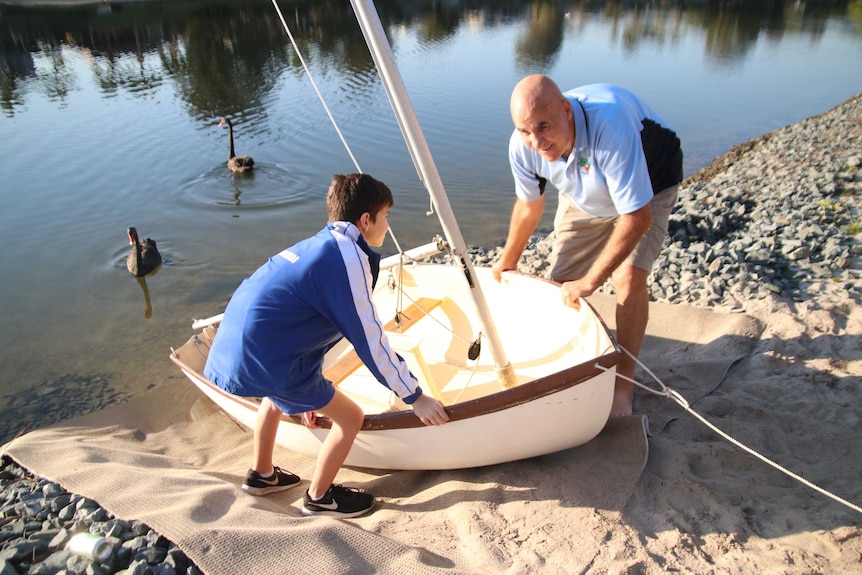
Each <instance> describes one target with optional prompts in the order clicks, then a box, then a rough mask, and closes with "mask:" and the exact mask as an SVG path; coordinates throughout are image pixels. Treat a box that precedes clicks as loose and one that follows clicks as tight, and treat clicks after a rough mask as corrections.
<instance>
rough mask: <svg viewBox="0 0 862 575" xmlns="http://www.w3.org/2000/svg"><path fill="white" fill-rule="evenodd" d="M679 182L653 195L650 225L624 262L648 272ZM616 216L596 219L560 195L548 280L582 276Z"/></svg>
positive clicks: (659, 250) (594, 258) (662, 236)
mask: <svg viewBox="0 0 862 575" xmlns="http://www.w3.org/2000/svg"><path fill="white" fill-rule="evenodd" d="M678 190H679V185H676V186H671V187H670V188H666V189H664V190H662V191H661V192H659V193H658V194H656V195H655V196H654V197H653V199H652V202H650V205H651V206H652V225H651V226H650V228H649V230H647V233H645V234H644V236H643V237H642V238H641V240H640V241H639V242H638V244H637V245H636V246H635V249H634V250H633V251H632V253H631V254H629V257H628V258H626V260H625V264H628V265H632V266H634V267H637V268H641V269H644V270H647V271H649V269H650V268H651V267H652V264H653V262H655V260H656V258H657V257H658V255H659V253H661V248H662V244H663V243H664V238H665V236H666V235H667V222H668V219H669V218H670V212H671V209H672V208H673V205H674V203H675V202H676V196H677V191H678ZM617 218H618V216H614V217H610V218H600V217H596V216H593V215H590V214H587V213H585V212H582V211H581V210H580V209H578V207H577V206H575V204H574V202H572V200H571V199H569V197H568V196H565V195H563V194H560V196H559V204H558V206H557V214H556V216H555V217H554V237H555V239H554V249H553V250H552V252H551V258H550V260H551V271H550V275H551V279H553V280H555V281H558V282H563V281H570V280H575V279H579V278H582V277H584V276H585V275H586V274H587V271H588V270H589V269H590V266H591V265H593V262H595V261H596V258H598V257H599V254H600V253H601V251H602V249H603V248H604V247H605V244H606V243H607V242H608V239H609V238H610V237H611V233H612V232H613V230H614V226H615V225H616V222H617Z"/></svg>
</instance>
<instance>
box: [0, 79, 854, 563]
mask: <svg viewBox="0 0 862 575" xmlns="http://www.w3.org/2000/svg"><path fill="white" fill-rule="evenodd" d="M860 104H862V95H859V96H856V97H854V98H851V99H850V100H848V101H847V102H845V103H843V104H841V105H839V106H837V107H836V108H834V109H833V110H830V111H829V112H826V113H825V114H821V115H819V116H815V117H813V118H809V119H808V120H805V121H803V122H801V123H799V124H794V125H792V126H788V127H786V128H783V129H781V130H777V131H776V132H773V133H771V134H767V135H765V136H761V137H760V138H756V139H754V140H752V141H750V142H746V143H745V144H741V145H740V146H736V147H735V148H733V149H732V150H730V152H729V153H728V154H726V155H724V156H722V157H721V158H718V159H717V160H716V161H715V162H713V164H712V165H710V166H708V167H707V168H705V169H703V170H701V171H700V172H698V173H697V174H694V175H693V176H691V177H690V178H688V179H687V180H686V181H685V182H683V184H682V186H681V187H680V192H679V200H678V202H677V207H676V209H675V212H674V213H673V214H672V216H671V222H670V229H669V237H668V239H667V240H666V242H665V246H664V248H663V250H662V253H661V255H660V256H659V260H658V261H657V262H656V266H655V268H654V273H653V274H652V277H651V282H650V289H651V298H652V299H653V300H654V301H665V302H673V303H686V304H691V305H696V306H706V307H711V308H716V309H721V310H724V311H748V308H749V306H750V305H751V304H752V303H753V302H760V301H761V300H764V299H769V298H772V299H778V300H784V301H787V302H806V303H805V305H806V306H808V307H818V306H827V307H828V306H833V305H846V303H847V302H848V300H849V301H852V302H855V303H856V304H858V303H859V300H860V296H862V281H860V276H862V272H860V269H859V265H858V263H859V259H860V256H862V247H860V241H859V240H860V231H862V220H860V215H859V208H860V195H862V110H860ZM551 241H552V240H551V238H550V237H540V236H535V237H533V238H531V240H530V242H529V244H528V246H527V249H526V250H525V251H524V255H523V256H522V258H521V263H520V267H519V270H520V271H522V272H525V273H531V274H536V275H543V274H545V273H546V271H547V257H548V255H549V254H550V250H551ZM470 252H471V255H472V256H473V258H474V263H475V265H477V266H487V265H491V264H492V263H493V262H494V261H496V259H497V258H498V257H499V254H500V248H499V247H497V248H492V249H488V248H481V247H471V248H470ZM441 259H445V258H441ZM599 291H603V292H612V291H613V287H612V285H611V284H610V283H607V284H605V286H603V287H602V288H601V289H600V290H599ZM0 465H2V467H0V575H24V574H27V575H47V574H64V575H75V574H82V575H83V574H88V575H103V574H114V573H118V574H122V575H126V574H128V575H131V574H136V575H138V574H140V575H148V574H149V575H173V574H179V575H183V574H187V575H194V574H197V573H201V571H200V569H198V567H197V566H195V565H194V564H193V563H192V562H191V561H190V560H189V559H188V557H186V555H185V554H184V553H183V551H182V550H180V549H179V548H178V547H177V546H176V545H175V544H173V543H172V542H170V541H168V540H167V539H165V538H164V537H162V536H161V535H159V534H158V533H155V532H153V531H152V530H151V529H150V528H149V527H148V526H147V525H145V524H143V523H141V522H140V521H135V520H122V519H119V518H116V517H113V516H112V515H111V514H110V513H109V512H107V511H106V510H105V509H103V508H101V507H100V506H99V505H98V504H97V503H96V502H95V501H91V500H89V499H87V498H85V497H81V496H79V495H74V494H69V493H67V492H65V491H64V490H63V489H62V488H61V487H60V486H59V485H57V484H56V483H53V482H51V481H49V480H47V479H40V478H35V477H33V476H32V475H31V474H29V473H28V472H26V471H25V470H23V469H21V468H20V467H19V466H17V465H16V464H15V463H14V462H13V461H11V460H9V459H8V458H6V457H5V456H4V457H3V458H2V461H0ZM79 532H91V533H99V534H102V535H104V536H105V537H106V538H107V539H108V541H109V542H110V543H111V544H112V547H113V550H112V553H111V556H110V558H109V559H108V560H107V561H105V562H104V563H97V562H93V561H90V560H87V559H85V558H82V557H80V556H78V555H75V554H74V553H72V552H71V551H69V550H67V549H66V543H67V542H68V540H69V539H70V538H71V536H72V535H73V534H75V533H79Z"/></svg>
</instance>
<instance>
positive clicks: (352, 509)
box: [302, 484, 374, 517]
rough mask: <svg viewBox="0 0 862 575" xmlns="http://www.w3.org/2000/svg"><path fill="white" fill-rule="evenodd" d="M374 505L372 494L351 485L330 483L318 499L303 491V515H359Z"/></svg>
mask: <svg viewBox="0 0 862 575" xmlns="http://www.w3.org/2000/svg"><path fill="white" fill-rule="evenodd" d="M372 507H374V496H373V495H371V494H370V493H365V492H364V491H360V490H359V489H354V488H352V487H342V486H341V485H335V484H333V485H330V486H329V489H328V490H327V491H326V493H324V494H323V497H321V498H320V499H317V500H315V499H312V498H311V496H309V495H308V490H306V491H305V504H304V505H303V506H302V514H303V515H326V516H328V517H359V516H360V515H362V514H364V513H368V512H369V511H371V508H372Z"/></svg>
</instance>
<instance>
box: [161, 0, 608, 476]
mask: <svg viewBox="0 0 862 575" xmlns="http://www.w3.org/2000/svg"><path fill="white" fill-rule="evenodd" d="M273 4H274V5H275V7H276V9H278V6H277V4H276V3H275V0H273ZM351 4H352V5H353V9H354V12H355V13H356V16H357V20H358V21H359V24H360V27H361V29H362V32H363V34H364V36H365V39H366V42H367V44H368V47H369V49H370V51H371V54H372V56H373V58H374V61H375V64H376V66H377V69H378V71H379V73H380V77H381V80H382V82H383V86H384V88H385V89H386V93H387V95H388V97H389V100H390V103H391V105H392V109H393V112H394V113H395V116H396V118H397V120H398V123H399V125H400V127H401V130H402V133H403V135H404V139H405V142H406V144H407V147H408V149H409V150H410V153H411V156H412V157H413V161H414V163H415V165H416V169H417V171H418V173H419V178H420V179H421V181H423V182H424V183H425V186H426V188H427V189H428V191H429V194H430V195H431V199H432V201H433V203H434V208H435V211H436V213H437V216H438V219H439V220H440V224H441V227H442V230H443V232H444V235H445V239H444V238H437V239H436V241H434V242H432V243H431V244H428V245H425V246H420V247H418V248H415V249H413V250H408V251H407V252H405V253H403V254H399V255H396V256H392V257H390V258H387V259H386V260H384V261H383V262H382V265H381V281H379V282H378V287H377V289H376V290H375V293H374V300H375V304H376V306H377V309H378V310H381V314H382V313H383V311H384V310H392V309H398V310H400V313H399V314H397V316H396V317H397V321H396V320H395V319H393V320H392V321H390V322H389V323H388V324H387V326H386V329H387V335H388V337H389V340H390V344H391V345H392V347H393V348H394V349H395V350H396V351H397V352H398V353H399V354H400V355H402V356H403V357H404V358H405V359H406V360H407V362H408V364H409V365H410V367H411V371H412V372H413V374H414V375H416V376H417V378H418V379H419V381H420V385H421V386H422V388H423V391H424V392H425V393H430V394H432V395H433V396H434V397H437V398H438V399H440V400H441V401H442V402H443V403H444V405H446V406H447V407H446V409H447V411H448V413H449V416H450V422H449V423H447V424H446V425H443V426H439V427H433V426H431V427H426V426H424V425H423V424H422V423H421V422H420V421H419V419H418V418H417V417H416V416H415V415H413V413H412V411H411V410H410V409H409V407H407V406H406V405H404V404H403V403H402V402H400V400H399V399H398V398H397V397H395V396H394V395H393V394H392V393H391V392H389V390H387V389H386V388H384V387H383V386H381V385H380V384H379V383H378V382H377V381H376V379H374V377H373V376H372V375H371V373H370V372H369V371H368V370H367V369H366V368H365V367H364V366H363V365H362V362H361V361H359V359H358V357H357V356H356V354H355V353H354V352H353V351H352V349H351V348H350V346H349V344H348V343H347V342H346V341H343V342H342V344H340V345H338V346H336V347H335V348H333V349H332V350H331V351H330V352H329V354H328V355H327V358H326V362H325V365H324V375H325V376H326V377H327V378H328V379H330V380H331V381H333V383H335V384H336V385H337V386H339V389H340V390H342V391H343V392H345V393H347V394H348V395H349V396H350V397H351V398H352V399H354V400H355V401H356V402H357V403H358V404H359V405H360V406H362V408H363V410H364V411H365V413H366V416H365V422H364V424H363V427H362V430H361V431H360V432H359V435H358V436H357V438H356V441H355V442H354V445H353V448H352V449H351V451H350V454H349V455H348V457H347V460H346V462H345V464H346V465H350V466H355V467H368V468H378V469H454V468H465V467H477V466H483V465H490V464H495V463H502V462H506V461H514V460H517V459H524V458H528V457H534V456H538V455H544V454H547V453H553V452H555V451H560V450H563V449H568V448H571V447H575V446H578V445H581V444H583V443H585V442H587V441H589V440H590V439H592V438H593V437H595V436H596V435H597V434H598V433H599V432H600V431H601V429H602V428H603V427H604V425H605V423H606V422H607V419H608V416H609V414H610V409H611V402H612V399H613V389H614V381H615V377H616V365H617V363H618V361H619V358H620V352H619V350H618V349H617V346H616V344H615V342H614V341H613V338H612V337H611V335H610V333H609V331H608V329H607V327H606V326H605V325H604V323H603V322H602V320H601V318H600V317H599V316H598V314H597V313H596V312H595V310H594V309H593V308H592V307H591V306H590V305H588V304H587V302H582V305H581V307H580V309H579V310H575V309H573V308H570V307H567V306H564V305H563V304H562V302H561V298H560V295H559V287H558V286H557V285H556V284H554V283H552V282H549V281H547V280H543V279H540V278H536V277H531V276H526V275H523V274H518V273H513V272H507V273H505V274H504V280H503V281H502V282H501V283H498V282H496V281H495V280H494V279H493V277H492V275H491V270H490V269H488V268H475V267H474V266H473V263H472V261H471V259H470V257H469V253H468V248H467V245H466V243H465V242H464V239H463V237H462V236H461V233H460V230H459V228H458V225H457V222H456V219H455V215H454V213H453V211H452V208H451V206H450V204H449V201H448V198H447V196H446V193H445V190H444V188H443V184H442V181H441V179H440V176H439V174H438V173H437V169H436V166H435V165H434V162H433V159H432V158H431V154H430V151H429V149H428V147H427V144H426V142H425V138H424V136H423V134H422V130H421V128H420V126H419V122H418V120H417V118H416V115H415V113H414V111H413V108H412V105H411V103H410V99H409V97H408V95H407V92H406V89H405V87H404V84H403V82H402V80H401V76H400V73H399V72H398V69H397V67H396V65H395V60H394V57H393V54H392V50H391V47H390V46H389V43H388V41H387V40H386V36H385V34H384V31H383V28H382V25H381V23H380V19H379V16H378V14H377V12H376V10H375V9H374V7H373V4H372V3H371V2H370V0H351ZM279 14H280V12H279ZM282 21H283V20H282ZM439 251H447V252H448V253H449V254H450V255H452V256H453V257H452V258H451V259H453V260H454V261H455V264H454V265H443V264H433V263H423V262H422V261H421V260H422V259H423V258H425V257H427V256H429V255H433V254H435V253H438V252H439ZM387 273H388V274H389V279H388V281H382V280H386V279H387V278H386V276H385V274H387ZM405 305H406V306H407V307H406V309H405V308H404V307H403V306H405ZM219 320H220V316H214V317H213V318H209V319H207V320H202V321H198V322H195V324H194V325H193V329H199V330H200V331H199V332H198V333H196V334H194V335H192V336H191V337H190V338H189V340H188V341H187V342H186V343H185V344H184V345H183V346H182V347H180V348H179V349H176V350H173V349H172V352H171V355H170V358H171V360H172V361H173V362H174V363H175V364H176V365H177V366H178V367H179V368H180V369H181V370H182V371H183V373H185V374H186V376H187V377H188V378H189V379H190V380H191V381H192V382H194V383H195V385H197V386H198V388H199V389H200V390H201V391H202V392H203V393H204V394H205V395H206V396H207V397H209V398H210V399H211V400H213V401H214V402H215V403H216V404H217V405H218V406H219V407H220V408H221V409H222V410H223V411H224V412H225V413H227V414H228V415H230V416H231V417H232V418H234V419H235V420H236V421H238V422H239V423H241V424H242V425H245V426H247V427H249V428H253V427H254V422H255V418H256V413H257V406H258V403H259V400H256V399H251V398H241V397H236V396H233V395H230V394H228V393H225V392H223V391H222V390H220V389H219V388H218V387H216V386H215V385H214V384H213V383H212V382H210V381H209V380H207V378H205V377H204V376H203V369H204V365H205V363H206V356H207V353H208V350H209V347H210V344H211V343H212V341H213V338H214V337H216V334H217V325H218V321H219ZM480 340H482V341H483V342H487V348H488V349H489V353H488V354H484V353H478V348H479V347H480V346H479V343H478V342H479V341H480ZM477 354H478V357H476V356H477ZM319 423H321V425H322V427H321V428H320V429H309V428H306V427H305V426H303V425H302V423H301V421H300V418H299V417H298V416H293V415H285V416H284V417H283V418H282V421H281V423H280V426H279V430H278V435H277V438H276V441H277V443H278V444H279V445H282V446H284V447H286V448H288V449H291V450H293V451H296V452H299V453H302V454H304V455H307V456H309V457H312V458H313V457H316V456H317V452H318V450H319V448H320V445H321V443H322V441H323V438H324V437H325V436H326V434H327V433H328V431H329V426H328V421H327V420H326V418H322V421H319Z"/></svg>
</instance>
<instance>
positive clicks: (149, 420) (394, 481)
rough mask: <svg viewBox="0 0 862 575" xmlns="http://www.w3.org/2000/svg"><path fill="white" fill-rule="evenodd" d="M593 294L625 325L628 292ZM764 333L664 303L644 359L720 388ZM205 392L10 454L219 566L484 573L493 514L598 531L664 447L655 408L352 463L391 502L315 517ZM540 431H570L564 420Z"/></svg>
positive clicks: (230, 571)
mask: <svg viewBox="0 0 862 575" xmlns="http://www.w3.org/2000/svg"><path fill="white" fill-rule="evenodd" d="M591 301H592V302H593V303H594V305H596V307H597V308H598V309H599V310H600V313H602V315H603V317H605V318H606V319H607V320H610V321H609V322H608V323H609V324H611V325H612V323H613V321H612V320H613V312H612V308H613V303H612V300H610V299H609V298H607V297H594V298H591ZM609 310H611V311H609ZM757 333H759V326H758V324H757V323H756V322H755V321H754V320H752V319H751V318H748V317H746V316H742V315H720V314H713V313H710V312H708V311H704V310H698V309H694V308H690V307H684V306H655V307H653V308H652V309H651V322H650V328H649V330H648V337H647V341H646V342H645V345H644V350H643V352H642V356H641V357H642V360H643V361H644V363H645V364H646V365H648V366H650V367H651V368H653V367H654V368H655V369H654V371H655V372H656V373H657V375H659V376H660V377H662V379H663V380H665V378H666V380H665V383H666V384H668V385H670V386H672V387H674V388H675V389H678V390H680V391H683V392H684V394H685V393H693V394H704V393H708V392H709V390H710V389H712V388H714V387H715V386H716V385H717V384H718V383H720V381H721V379H722V378H723V377H724V374H725V373H726V372H727V371H728V369H730V367H731V366H732V365H733V363H734V362H736V361H737V360H738V359H739V358H740V357H742V356H743V355H744V354H745V353H746V350H747V349H749V348H750V346H751V345H752V344H753V342H754V341H756V335H757ZM166 361H167V359H166ZM651 364H652V365H651ZM198 397H199V396H198V394H197V392H196V390H195V389H194V387H193V386H192V384H191V383H190V382H186V381H185V380H184V379H182V378H176V379H175V380H174V381H172V382H171V383H169V384H162V385H159V386H157V387H156V388H155V389H154V390H152V391H151V392H149V393H147V394H145V395H142V396H140V397H138V398H136V399H134V400H132V401H130V402H128V403H126V404H122V405H117V406H114V407H112V408H110V409H107V410H104V411H102V412H99V413H96V414H90V415H88V416H85V417H82V418H77V419H75V420H70V421H67V422H64V423H63V424H59V425H57V426H54V427H51V428H47V429H42V430H36V431H33V432H30V433H28V434H26V435H24V436H22V437H20V438H17V439H16V440H14V441H12V442H10V443H9V444H7V445H6V446H5V447H4V451H5V452H6V453H8V455H10V456H11V457H12V458H13V459H15V460H16V461H17V462H18V463H20V464H21V465H23V466H24V467H26V468H28V469H29V470H30V471H32V472H33V473H35V474H37V475H39V476H43V477H47V478H49V479H51V480H53V481H56V482H57V483H59V484H60V485H62V486H63V487H64V488H65V489H67V490H69V491H71V492H74V493H79V494H82V495H85V496H87V497H90V498H92V499H94V500H96V501H98V502H99V503H100V504H101V505H102V506H103V507H105V508H106V509H108V510H109V511H111V512H112V513H113V514H115V515H116V516H118V517H121V518H125V519H140V520H142V521H145V522H146V523H147V524H149V525H150V526H151V527H152V528H153V529H155V530H156V531H157V532H159V533H161V534H162V535H164V536H165V537H167V538H168V539H170V540H172V541H174V542H175V543H177V544H178V545H179V546H180V547H181V548H182V549H183V550H184V551H185V552H186V553H187V554H188V556H189V557H190V558H191V559H192V560H194V561H195V563H197V564H198V565H199V566H200V567H201V568H202V569H203V570H204V571H205V572H206V573H208V574H209V575H219V574H226V575H235V574H237V573H253V572H259V573H326V574H333V573H354V574H356V573H383V574H385V573H393V574H395V573H397V574H401V575H403V574H414V573H415V574H419V573H443V572H445V573H460V572H478V571H481V570H477V569H476V568H475V561H474V560H472V559H471V560H468V557H469V556H470V554H471V553H473V552H475V550H476V548H475V546H476V545H479V546H481V545H485V542H484V541H483V540H482V533H483V524H482V521H483V516H484V515H485V514H487V513H489V512H490V511H489V510H492V509H493V510H494V516H495V517H496V519H495V520H496V521H501V519H499V517H500V515H502V516H504V517H505V518H506V519H505V521H510V522H511V524H512V525H513V526H514V525H518V527H517V529H516V530H517V531H518V533H517V536H518V537H522V538H523V537H528V536H530V535H531V533H529V531H531V530H532V531H535V532H536V533H533V534H543V533H544V531H545V530H547V531H549V532H550V531H551V530H550V529H549V528H548V526H554V527H555V528H556V530H558V531H560V532H561V533H562V534H563V536H565V533H567V532H568V533H569V535H571V533H573V532H574V531H576V530H581V529H589V528H590V525H591V524H595V523H596V522H597V521H600V519H597V513H605V512H610V513H614V512H619V511H621V510H622V509H623V507H624V506H625V505H626V502H627V501H628V499H629V497H630V496H631V494H632V492H633V490H634V488H635V486H636V485H637V483H638V480H639V479H640V476H641V473H642V471H643V469H644V466H645V464H646V460H647V453H648V448H647V437H646V432H645V427H646V417H644V416H638V415H636V416H632V417H626V418H618V419H613V420H611V421H610V422H609V424H608V425H607V426H606V428H605V429H604V430H603V431H602V433H601V434H599V436H598V437H596V438H595V439H594V440H593V441H591V442H589V443H587V444H586V445H583V446H580V447H577V448H575V449H570V450H567V451H563V452H559V453H555V454H552V455H548V456H544V457H538V458H533V459H529V460H524V461H518V462H511V463H506V464H501V465H495V466H488V467H484V468H477V469H464V470H451V471H425V472H418V471H397V472H391V471H374V470H362V469H344V470H342V471H341V472H340V474H339V477H338V479H337V480H338V481H339V482H343V483H345V484H347V485H355V486H361V487H363V488H365V489H368V490H369V491H371V492H373V493H374V494H375V495H376V496H377V497H378V500H379V502H380V503H379V505H378V507H377V508H376V509H375V510H374V511H373V512H372V513H371V514H369V515H367V516H366V517H362V518H357V519H352V520H336V519H331V518H318V517H314V518H307V517H303V516H302V515H301V514H300V507H301V505H302V494H303V492H304V489H305V488H306V487H307V485H308V484H307V481H303V483H302V484H301V485H300V486H298V487H296V488H294V489H291V490H288V491H286V492H282V493H278V494H274V495H271V496H268V497H262V498H258V497H252V496H250V495H247V494H245V493H243V492H242V491H240V490H239V486H240V484H241V483H242V480H243V477H244V474H245V471H246V468H247V466H248V464H249V462H250V459H251V453H252V434H251V432H250V431H248V430H246V429H242V428H240V427H239V426H238V425H237V424H235V423H234V422H233V421H232V420H230V419H229V418H227V417H226V416H224V415H223V414H221V413H219V412H215V411H211V410H209V409H208V404H206V403H201V402H198ZM635 408H636V411H638V412H640V413H644V412H646V413H648V416H649V426H650V428H652V429H653V430H654V431H655V430H656V429H660V428H662V427H663V426H664V425H666V424H667V422H668V421H670V420H671V419H672V418H673V417H675V416H676V414H677V412H678V408H675V404H672V402H670V401H669V400H667V399H663V398H656V399H653V398H647V397H644V396H643V394H641V393H639V394H638V395H637V397H636V403H635ZM190 414H194V417H192V416H191V415H190ZM536 425H547V427H548V433H553V432H554V425H553V422H542V421H537V422H536ZM501 440H503V441H504V440H505V438H501ZM276 463H277V464H278V465H280V466H282V467H285V468H288V469H291V470H292V471H294V472H296V473H298V474H299V475H300V476H302V477H303V478H304V479H307V478H309V477H310V476H311V472H312V470H313V466H314V461H313V460H310V459H308V458H306V457H304V456H300V455H297V454H294V453H292V452H290V451H288V450H286V449H282V448H277V450H276ZM502 509H505V510H506V511H505V513H502V514H501V513H500V512H499V510H502ZM503 527H505V526H503ZM496 528H497V529H500V528H501V526H499V525H498V526H496ZM513 528H514V527H513ZM503 531H505V528H504V529H503ZM522 531H528V532H527V533H525V532H522ZM539 532H541V533H539ZM543 536H545V535H544V534H543ZM547 537H551V535H549V534H548V535H547ZM465 541H466V542H465ZM471 549H472V551H471ZM470 566H473V567H472V568H471V567H470Z"/></svg>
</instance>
